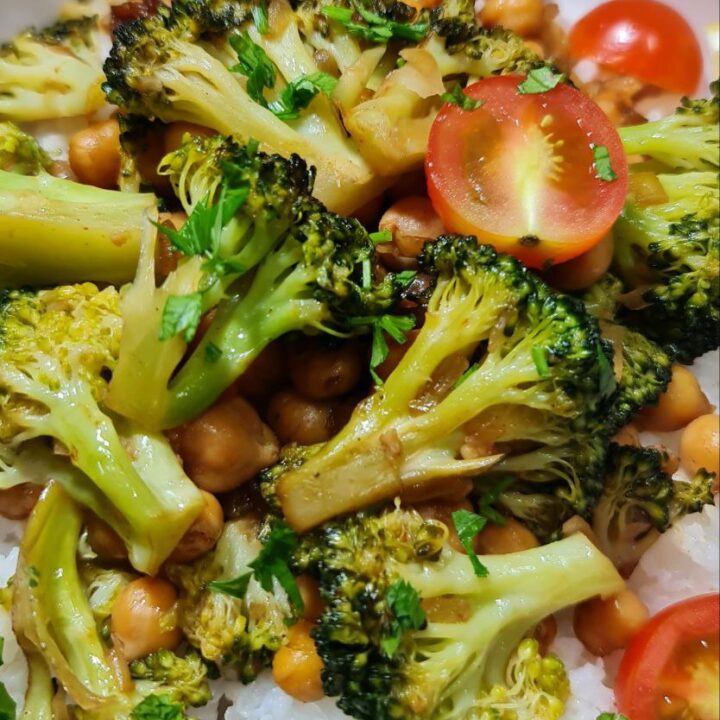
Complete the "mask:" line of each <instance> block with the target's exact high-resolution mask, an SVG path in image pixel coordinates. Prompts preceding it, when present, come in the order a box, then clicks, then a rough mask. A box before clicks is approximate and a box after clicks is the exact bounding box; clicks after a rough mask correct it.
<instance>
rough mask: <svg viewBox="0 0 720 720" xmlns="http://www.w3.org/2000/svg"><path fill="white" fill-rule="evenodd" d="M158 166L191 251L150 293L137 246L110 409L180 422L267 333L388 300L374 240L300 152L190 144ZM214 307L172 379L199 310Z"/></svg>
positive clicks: (150, 275)
mask: <svg viewBox="0 0 720 720" xmlns="http://www.w3.org/2000/svg"><path fill="white" fill-rule="evenodd" d="M163 168H165V170H164V171H165V172H168V173H169V174H170V177H171V178H172V179H173V182H174V183H175V185H176V186H177V188H178V194H179V196H180V197H181V198H182V199H183V202H184V203H185V204H186V206H187V207H188V209H189V210H191V211H192V214H191V216H190V218H189V220H188V222H187V224H186V225H185V227H184V228H183V230H182V231H181V232H180V233H175V234H171V241H172V242H173V244H174V245H175V246H176V247H177V248H179V249H180V250H182V251H184V252H185V253H186V254H187V255H189V257H187V258H186V259H185V260H183V261H181V262H180V264H179V266H178V269H177V271H175V272H174V273H171V275H170V276H169V277H168V278H167V280H166V281H165V283H164V284H163V285H162V287H161V288H159V289H157V288H156V287H155V279H154V276H155V273H154V266H153V263H154V254H153V252H152V251H151V250H148V251H146V252H145V253H144V260H143V262H141V266H140V269H139V271H138V276H137V279H136V282H135V285H134V287H133V289H132V290H131V291H130V292H128V293H127V295H126V296H125V299H124V303H123V315H124V319H125V330H124V335H123V345H122V348H121V353H120V363H119V366H118V368H117V370H116V372H115V375H114V377H113V381H112V383H111V386H110V397H109V400H108V402H109V404H110V406H111V407H112V408H113V409H115V410H116V411H117V412H120V413H122V414H125V415H128V416H130V417H134V418H137V419H142V421H143V422H144V423H145V424H147V425H149V426H151V427H173V426H175V425H179V424H180V423H182V422H185V421H187V420H189V419H191V418H193V417H195V416H197V415H198V414H200V413H201V412H202V411H203V410H205V409H206V408H207V407H209V406H210V405H211V404H212V403H213V402H214V401H215V400H216V399H217V398H218V397H219V396H220V394H221V393H222V392H223V390H225V388H227V387H228V386H229V385H230V384H231V383H232V382H233V381H234V380H236V379H237V378H238V377H239V376H240V375H242V374H243V372H245V370H246V369H247V367H248V366H249V364H250V363H251V362H252V360H253V359H254V358H255V357H257V355H258V354H259V353H260V352H261V351H262V350H263V348H265V347H266V346H267V345H268V344H269V343H270V342H271V341H272V340H274V339H276V338H278V337H280V336H281V335H284V334H286V333H289V332H292V331H315V332H317V331H324V332H328V333H330V334H345V333H348V332H350V331H352V330H353V327H351V325H350V319H351V318H354V317H356V316H360V317H366V316H373V315H375V314H377V313H381V312H383V311H384V310H386V309H387V308H389V307H390V306H391V305H392V304H393V303H394V302H395V300H396V298H397V297H398V294H399V291H400V289H401V288H400V284H399V281H398V279H397V278H395V277H393V276H387V277H386V278H385V279H384V280H383V281H382V282H380V283H376V282H375V281H374V279H373V277H372V268H371V259H372V256H373V252H374V246H373V243H372V241H371V239H370V237H369V236H368V234H367V232H366V231H365V230H364V229H363V227H362V225H361V224H360V223H359V222H358V221H357V220H352V219H348V218H344V217H341V216H339V215H335V214H333V213H330V212H327V211H326V210H325V209H324V207H323V206H322V205H321V204H320V203H319V202H318V201H317V200H315V199H314V198H313V197H312V196H311V195H310V192H311V189H312V174H311V172H310V171H308V169H307V166H306V165H305V163H304V162H303V161H302V160H301V159H300V158H299V157H297V156H292V157H291V158H290V159H287V160H286V159H283V158H280V157H279V156H277V155H274V156H268V155H265V154H263V153H258V152H257V151H256V148H254V147H252V146H239V145H237V144H235V143H234V142H233V141H232V140H229V139H227V138H212V139H195V140H191V141H189V143H188V144H186V145H185V146H184V147H183V148H181V150H179V151H178V153H176V154H175V155H174V156H172V157H170V158H168V159H167V160H166V162H165V163H164V164H163ZM241 275H242V276H243V277H242V278H241V280H240V282H236V283H234V284H232V285H231V283H232V282H233V281H234V280H236V279H237V278H238V277H239V276H241ZM226 294H227V297H226V298H225V297H224V296H225V295H226ZM218 303H219V304H218ZM215 306H217V312H216V314H215V316H214V318H213V320H212V322H211V324H210V326H209V328H208V330H207V332H206V333H205V335H204V336H203V338H202V340H201V341H200V343H199V345H198V347H197V348H196V349H195V350H194V351H193V353H192V354H191V355H190V357H189V358H188V359H187V361H186V362H185V363H184V364H183V365H182V367H181V368H180V370H179V371H178V372H177V373H176V374H175V375H174V376H173V372H174V371H175V369H176V367H177V366H178V364H179V363H180V361H181V359H182V358H183V353H184V351H185V348H186V344H187V342H188V341H189V340H191V339H192V337H193V336H194V334H195V331H196V329H197V326H198V323H199V320H200V317H201V315H202V314H203V313H205V312H207V311H208V310H210V309H211V308H213V307H215ZM171 376H173V377H172V379H171Z"/></svg>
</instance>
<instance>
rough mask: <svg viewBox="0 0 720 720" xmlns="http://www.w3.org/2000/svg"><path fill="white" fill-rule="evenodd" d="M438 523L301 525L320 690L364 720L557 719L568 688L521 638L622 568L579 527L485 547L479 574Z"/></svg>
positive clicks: (405, 517)
mask: <svg viewBox="0 0 720 720" xmlns="http://www.w3.org/2000/svg"><path fill="white" fill-rule="evenodd" d="M447 535H448V529H447V527H446V526H445V525H443V524H442V523H439V522H437V521H432V520H431V521H426V520H423V518H422V517H421V516H420V515H419V514H418V513H416V512H415V511H412V510H405V509H396V510H393V511H390V512H385V513H382V514H380V515H366V514H364V513H360V514H358V515H356V516H352V517H350V518H348V519H346V520H344V521H342V522H337V523H331V524H328V525H326V526H323V527H322V528H321V529H319V530H318V531H316V532H314V533H311V534H308V535H306V536H305V537H304V539H303V541H302V544H301V547H300V550H299V552H298V554H297V563H298V567H299V569H300V570H302V571H303V572H310V573H313V574H314V575H316V576H317V578H318V579H319V583H320V591H321V594H322V597H323V599H324V601H325V603H326V605H325V610H324V611H323V613H322V615H321V616H320V618H319V620H318V625H317V628H316V630H315V636H314V637H315V642H316V645H317V649H318V652H319V654H320V656H321V658H322V660H323V664H324V670H323V675H322V679H323V686H324V689H325V692H326V694H328V695H330V696H338V697H339V699H338V706H339V707H340V708H341V709H342V710H343V711H344V712H346V713H348V714H349V715H351V716H353V717H356V718H361V719H362V718H365V719H367V720H371V719H372V720H390V719H391V718H403V719H404V720H424V719H426V718H433V719H443V720H450V719H452V720H470V719H471V718H478V717H486V715H485V714H483V713H484V712H487V713H495V714H492V715H491V714H488V715H487V717H495V716H497V717H503V718H505V717H508V718H510V717H513V718H523V720H531V719H532V720H540V719H542V720H556V719H557V718H559V717H560V716H561V715H562V712H563V700H564V699H565V697H567V691H568V686H567V679H566V677H565V673H564V671H563V668H562V664H561V663H560V662H559V661H558V660H557V659H554V658H547V659H545V660H542V659H541V658H540V657H539V656H538V654H537V646H536V645H535V644H534V643H533V642H532V641H530V642H528V641H527V640H524V638H525V637H526V636H528V635H529V634H531V633H532V631H533V629H534V627H535V626H536V625H537V623H538V622H539V621H540V620H542V619H543V618H544V617H546V616H547V615H549V614H551V613H553V612H555V611H557V610H559V609H561V608H562V607H566V606H568V605H572V604H574V603H576V602H580V601H582V600H584V599H586V598H589V597H591V596H593V595H598V594H599V595H607V594H611V593H613V592H617V591H618V590H620V589H621V588H622V586H623V583H622V579H621V578H620V576H619V575H618V574H617V572H616V571H615V569H614V568H613V566H612V564H611V563H610V562H609V560H607V558H605V557H604V556H603V555H602V553H600V551H598V550H596V549H595V548H594V547H593V546H592V544H591V543H590V542H589V541H588V540H587V539H586V538H584V537H583V536H582V535H576V536H573V537H571V538H568V539H565V540H562V541H560V542H557V543H553V544H551V545H548V546H545V547H543V548H538V549H534V550H528V551H525V552H519V553H513V554H510V555H503V556H489V557H482V558H480V560H481V561H482V563H483V564H484V565H485V566H486V569H487V572H488V574H487V576H485V577H478V576H476V575H475V572H474V570H473V565H471V563H470V560H469V558H468V557H467V556H466V555H463V554H460V553H458V552H456V551H455V550H453V549H452V548H451V547H450V546H449V545H448V543H447V542H446V540H447ZM503 711H504V712H506V713H507V714H506V715H505V714H502V712H503ZM497 713H500V714H497Z"/></svg>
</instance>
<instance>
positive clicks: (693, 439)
mask: <svg viewBox="0 0 720 720" xmlns="http://www.w3.org/2000/svg"><path fill="white" fill-rule="evenodd" d="M680 459H681V462H682V465H683V467H684V468H685V469H686V470H687V471H688V472H691V473H694V472H697V471H698V470H699V469H700V468H705V470H708V471H709V472H712V473H715V474H716V475H720V416H718V415H701V416H700V417H699V418H695V420H693V421H692V422H691V423H690V424H689V425H688V426H687V427H686V428H685V430H684V431H683V434H682V438H681V439H680Z"/></svg>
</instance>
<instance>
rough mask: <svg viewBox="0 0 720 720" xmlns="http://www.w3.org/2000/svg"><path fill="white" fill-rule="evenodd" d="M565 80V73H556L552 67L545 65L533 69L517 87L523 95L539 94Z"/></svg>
mask: <svg viewBox="0 0 720 720" xmlns="http://www.w3.org/2000/svg"><path fill="white" fill-rule="evenodd" d="M565 80H567V75H565V73H556V72H555V71H554V70H553V69H552V68H549V67H547V65H543V67H540V68H535V70H531V71H530V72H529V73H528V74H527V77H526V78H525V80H523V81H522V82H521V83H520V84H519V85H518V87H517V89H518V92H519V93H520V94H521V95H537V94H539V93H544V92H547V91H548V90H552V89H553V88H554V87H557V86H558V85H559V84H560V83H561V82H565Z"/></svg>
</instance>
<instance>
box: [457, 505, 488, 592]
mask: <svg viewBox="0 0 720 720" xmlns="http://www.w3.org/2000/svg"><path fill="white" fill-rule="evenodd" d="M452 521H453V525H455V530H456V531H457V534H458V538H459V539H460V542H461V543H462V546H463V547H464V548H465V552H466V553H467V554H468V557H469V558H470V564H471V565H472V567H473V570H474V571H475V575H477V577H481V578H482V577H487V576H488V569H487V568H486V567H485V566H484V565H483V564H482V563H481V562H480V558H478V556H477V553H476V552H475V548H474V547H473V540H475V536H476V535H477V534H478V533H479V532H480V531H481V530H482V529H483V528H484V527H485V526H486V525H487V523H488V519H487V518H486V517H482V516H481V515H476V514H475V513H474V512H470V511H469V510H456V511H455V512H454V513H453V514H452Z"/></svg>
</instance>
